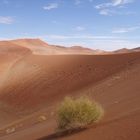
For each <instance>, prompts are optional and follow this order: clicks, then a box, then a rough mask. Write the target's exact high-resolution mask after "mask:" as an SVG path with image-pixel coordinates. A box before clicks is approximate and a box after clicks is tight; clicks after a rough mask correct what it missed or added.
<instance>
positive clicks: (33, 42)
mask: <svg viewBox="0 0 140 140" xmlns="http://www.w3.org/2000/svg"><path fill="white" fill-rule="evenodd" d="M10 42H12V43H14V44H16V45H21V46H24V47H26V48H28V49H30V50H31V51H32V52H33V53H34V54H37V55H54V54H103V53H106V52H105V51H102V50H92V49H89V48H84V47H81V46H72V47H64V46H59V45H50V44H48V43H46V42H44V41H42V40H40V39H17V40H11V41H10Z"/></svg>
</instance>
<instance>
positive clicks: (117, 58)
mask: <svg viewBox="0 0 140 140" xmlns="http://www.w3.org/2000/svg"><path fill="white" fill-rule="evenodd" d="M139 80H140V52H134V53H124V54H112V55H111V54H110V55H43V56H42V55H33V54H28V55H26V56H23V57H22V58H21V59H18V60H17V61H16V62H15V63H13V64H12V66H11V67H10V69H9V70H8V72H7V75H5V80H4V81H3V85H2V86H1V87H0V103H1V106H0V108H1V111H0V113H1V116H2V117H0V124H1V126H0V128H1V131H0V136H1V139H2V140H12V139H13V140H19V139H20V140H24V139H25V138H26V140H33V139H39V138H41V139H44V140H45V139H50V138H51V139H66V140H67V139H68V140H69V139H70V140H73V139H76V140H77V139H81V140H82V139H83V140H85V139H89V140H92V139H93V138H95V139H98V140H100V139H104V140H108V139H110V140H118V139H119V140H124V139H127V140H131V139H133V140H139V138H140V133H139V130H140V121H139V117H140V108H139V105H140V104H139V103H140V98H139V97H140V94H139V90H140V86H139ZM80 94H89V95H90V96H91V97H93V98H95V99H96V100H97V101H99V102H100V103H101V105H102V106H103V108H104V109H105V117H104V119H103V121H102V122H101V124H98V125H97V126H96V127H93V128H90V129H87V130H86V131H82V132H79V133H76V134H73V135H70V136H64V137H59V138H56V137H55V135H52V137H50V136H49V135H51V134H53V133H54V132H55V131H54V130H55V127H56V123H55V116H53V112H54V110H55V108H56V106H57V103H59V102H60V101H61V100H62V99H63V97H65V96H66V95H73V96H79V95H80ZM42 113H43V114H44V113H45V114H46V115H47V121H46V122H45V123H41V124H38V123H36V121H35V120H36V119H37V118H36V117H37V116H38V115H41V114H42ZM4 116H5V118H3V117H4ZM28 116H29V117H28ZM19 119H20V120H21V122H20V123H21V124H22V126H21V128H20V129H19V130H18V128H17V129H16V132H15V133H13V134H9V135H7V136H4V135H6V133H5V130H6V128H7V127H9V125H10V124H11V123H12V124H14V122H15V124H16V122H17V121H18V120H19ZM35 124H36V125H35ZM4 127H5V129H4ZM2 128H3V129H2Z"/></svg>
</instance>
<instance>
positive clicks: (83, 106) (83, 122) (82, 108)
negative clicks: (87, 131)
mask: <svg viewBox="0 0 140 140" xmlns="http://www.w3.org/2000/svg"><path fill="white" fill-rule="evenodd" d="M102 115H103V109H102V108H101V106H100V105H98V104H97V103H96V102H94V101H92V100H91V99H89V98H88V97H80V98H77V99H74V98H71V97H66V98H65V99H64V101H63V102H62V103H61V105H60V107H59V109H58V130H69V129H76V128H85V127H86V126H87V125H90V124H93V123H95V122H98V121H99V120H100V118H101V117H102Z"/></svg>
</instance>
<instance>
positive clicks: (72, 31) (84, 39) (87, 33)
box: [0, 0, 140, 50]
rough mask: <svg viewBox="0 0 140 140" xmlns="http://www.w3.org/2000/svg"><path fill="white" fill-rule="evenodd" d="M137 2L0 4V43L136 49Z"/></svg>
mask: <svg viewBox="0 0 140 140" xmlns="http://www.w3.org/2000/svg"><path fill="white" fill-rule="evenodd" d="M139 7H140V0H0V39H1V40H2V39H15V38H41V39H43V40H45V41H47V42H48V43H50V44H58V45H65V46H71V45H82V46H85V47H91V48H93V49H104V50H115V49H119V48H124V47H127V48H132V47H139V46H140V8H139Z"/></svg>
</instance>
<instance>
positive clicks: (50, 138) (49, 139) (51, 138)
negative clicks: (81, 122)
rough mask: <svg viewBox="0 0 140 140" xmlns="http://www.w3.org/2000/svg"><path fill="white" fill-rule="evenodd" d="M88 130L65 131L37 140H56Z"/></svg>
mask: <svg viewBox="0 0 140 140" xmlns="http://www.w3.org/2000/svg"><path fill="white" fill-rule="evenodd" d="M84 130H86V128H80V129H74V130H68V131H63V132H56V133H53V134H51V135H48V136H45V137H42V138H39V139H37V140H56V139H59V138H62V137H66V136H70V135H73V134H76V133H80V132H82V131H84Z"/></svg>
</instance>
